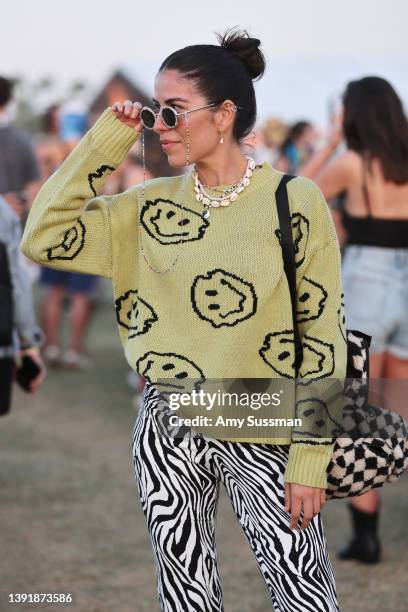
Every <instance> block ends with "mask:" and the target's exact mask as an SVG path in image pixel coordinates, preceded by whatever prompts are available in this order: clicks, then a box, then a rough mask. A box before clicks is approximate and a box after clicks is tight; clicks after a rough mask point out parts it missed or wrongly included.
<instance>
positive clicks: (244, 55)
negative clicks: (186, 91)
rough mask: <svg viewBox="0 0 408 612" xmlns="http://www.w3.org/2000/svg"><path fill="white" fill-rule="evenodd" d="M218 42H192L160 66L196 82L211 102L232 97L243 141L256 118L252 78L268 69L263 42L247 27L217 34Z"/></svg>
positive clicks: (237, 132) (236, 132)
mask: <svg viewBox="0 0 408 612" xmlns="http://www.w3.org/2000/svg"><path fill="white" fill-rule="evenodd" d="M216 36H217V39H218V42H219V43H220V44H219V46H218V45H190V46H189V47H184V48H183V49H180V50H179V51H175V52H174V53H172V54H171V55H169V56H168V57H167V58H166V59H165V60H164V62H163V63H162V65H161V66H160V68H159V72H162V71H164V70H170V69H174V70H178V71H179V72H181V73H182V74H183V75H184V76H186V77H187V78H190V79H193V80H195V81H196V84H197V87H198V90H199V91H200V93H201V94H202V95H203V96H204V97H205V98H206V100H207V101H208V103H209V104H211V103H216V104H219V103H220V102H223V101H224V100H232V101H233V102H234V103H235V104H236V105H237V106H240V107H241V109H238V112H237V114H236V119H235V123H234V129H233V136H234V138H235V139H236V140H241V139H242V138H245V136H247V135H248V134H249V133H250V132H251V130H252V128H253V126H254V124H255V121H256V98H255V90H254V85H253V83H252V81H253V80H254V79H259V78H261V76H262V75H263V73H264V71H265V57H264V55H263V53H262V51H261V50H260V49H259V46H260V44H261V41H260V40H258V39H257V38H251V37H250V36H249V34H248V32H247V31H246V30H239V29H237V28H231V29H229V30H226V31H225V32H224V34H216Z"/></svg>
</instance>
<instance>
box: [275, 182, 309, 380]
mask: <svg viewBox="0 0 408 612" xmlns="http://www.w3.org/2000/svg"><path fill="white" fill-rule="evenodd" d="M294 178H296V177H294V176H292V175H291V174H284V175H283V176H282V179H281V181H280V183H279V185H278V188H277V190H276V194H275V195H276V206H277V209H278V217H279V227H280V235H281V247H282V257H283V267H284V270H285V274H286V277H287V279H288V285H289V291H290V298H291V303H292V320H293V332H294V336H295V371H296V376H297V375H298V372H299V368H300V365H301V363H302V359H303V349H302V342H301V340H300V336H299V330H298V327H297V324H296V305H297V290H296V263H295V250H294V246H293V236H292V222H291V218H290V210H289V200H288V190H287V184H288V183H289V181H291V180H292V179H294Z"/></svg>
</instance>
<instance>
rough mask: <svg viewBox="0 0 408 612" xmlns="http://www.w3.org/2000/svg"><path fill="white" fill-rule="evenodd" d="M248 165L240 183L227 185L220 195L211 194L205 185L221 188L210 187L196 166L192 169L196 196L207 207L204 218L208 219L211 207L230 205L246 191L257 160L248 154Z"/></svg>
mask: <svg viewBox="0 0 408 612" xmlns="http://www.w3.org/2000/svg"><path fill="white" fill-rule="evenodd" d="M247 160H248V163H247V167H246V170H245V174H244V176H243V177H242V178H241V180H240V181H238V183H235V184H234V185H231V186H230V187H227V188H226V189H224V190H222V191H221V194H222V195H220V196H214V195H210V194H209V193H208V192H207V191H206V190H205V187H207V188H210V189H213V190H214V191H218V192H220V190H219V189H215V188H214V187H210V186H209V185H204V184H203V183H202V182H201V181H200V179H199V178H198V172H197V168H196V166H194V169H193V171H192V177H193V180H194V191H195V197H196V200H197V201H198V202H201V203H202V204H203V206H204V207H205V210H204V211H203V212H202V217H203V218H204V219H208V218H209V216H210V208H218V207H219V206H229V205H230V203H231V202H235V200H236V199H237V198H238V196H239V194H240V193H241V192H242V191H244V189H245V188H246V187H248V185H249V183H250V182H251V176H252V174H253V171H254V168H255V160H254V159H252V157H249V156H247Z"/></svg>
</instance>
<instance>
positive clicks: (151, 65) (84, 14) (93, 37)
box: [0, 0, 408, 122]
mask: <svg viewBox="0 0 408 612" xmlns="http://www.w3.org/2000/svg"><path fill="white" fill-rule="evenodd" d="M3 2H5V0H3ZM407 23H408V2H407V0H387V2H385V1H384V0H341V2H338V1H337V2H335V1H334V0H332V1H327V0H307V1H303V0H245V1H244V0H204V1H203V2H197V1H193V0H190V1H188V0H171V2H170V1H169V0H154V1H150V2H143V1H141V0H120V2H119V3H115V2H113V0H110V1H108V0H70V1H69V2H65V3H64V4H62V3H59V2H55V0H36V1H35V2H33V1H32V0H16V2H14V3H7V8H5V6H3V11H2V26H3V27H2V35H1V43H0V45H1V49H2V52H1V53H0V74H5V75H6V76H15V75H19V76H24V77H25V78H26V79H29V80H30V81H35V80H36V79H39V78H41V77H45V76H50V77H53V78H54V79H55V80H56V82H57V84H58V86H59V87H60V88H63V87H64V85H66V84H67V83H68V82H70V81H72V80H73V79H82V80H85V81H86V82H87V83H88V84H89V86H90V87H91V88H92V90H94V91H97V90H98V88H99V87H100V86H101V85H102V84H103V82H104V80H105V79H106V78H107V77H108V76H109V74H110V73H111V72H112V71H113V70H114V69H115V68H116V67H118V66H126V67H127V68H128V69H129V70H130V71H131V72H132V73H133V74H135V75H136V76H138V75H139V77H140V82H141V84H142V85H144V86H145V87H147V88H149V89H152V86H153V81H154V75H155V71H156V70H157V68H158V66H159V65H160V63H161V61H162V60H163V59H164V58H165V57H166V56H167V55H168V54H169V53H171V52H172V51H174V50H176V49H178V48H181V47H184V46H186V45H189V44H196V43H214V44H216V39H215V36H214V32H215V31H222V30H223V29H225V28H227V27H230V26H234V25H239V26H241V27H243V28H245V29H247V30H248V31H249V33H250V34H251V35H252V36H255V37H257V38H259V39H260V40H261V42H262V48H263V51H264V53H265V55H266V58H267V62H268V67H267V71H266V73H265V76H264V77H263V79H262V80H260V81H259V83H258V84H257V85H256V90H257V96H258V103H259V114H260V116H266V115H268V114H271V113H272V114H280V115H281V116H283V117H284V118H287V119H294V118H295V116H300V115H308V116H309V117H311V118H312V119H314V120H316V121H320V122H323V121H324V119H325V116H326V114H327V104H328V99H329V97H330V96H334V95H335V94H337V93H340V91H341V89H342V87H343V85H344V83H345V82H346V81H347V80H349V79H351V78H356V77H359V76H362V75H363V74H367V73H368V72H370V73H371V74H379V75H381V76H385V77H386V78H389V79H390V80H391V81H392V83H393V84H394V86H395V87H396V88H397V91H398V92H399V93H400V95H401V96H402V97H403V99H404V101H405V103H406V104H407V103H408V70H407V67H408V42H407V36H406V34H405V31H404V30H405V28H406V24H407Z"/></svg>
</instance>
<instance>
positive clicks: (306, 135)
mask: <svg viewBox="0 0 408 612" xmlns="http://www.w3.org/2000/svg"><path fill="white" fill-rule="evenodd" d="M317 137H318V134H317V131H316V129H315V128H314V127H313V125H312V124H311V123H309V122H308V121H298V122H297V123H294V124H293V125H292V126H291V127H290V128H289V131H288V134H287V136H286V138H285V140H284V141H283V143H282V145H281V147H280V155H279V157H278V159H277V160H276V163H275V168H276V169H277V170H281V171H282V172H287V173H288V174H297V170H298V168H299V166H301V165H302V164H303V163H304V162H305V161H306V160H307V159H309V157H310V156H311V155H312V153H313V152H314V147H315V143H316V140H317Z"/></svg>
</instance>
